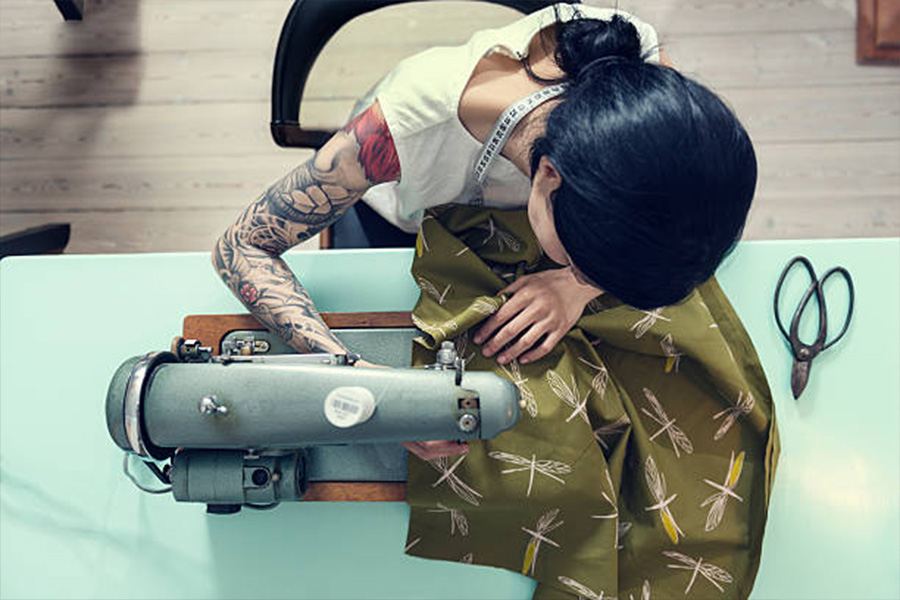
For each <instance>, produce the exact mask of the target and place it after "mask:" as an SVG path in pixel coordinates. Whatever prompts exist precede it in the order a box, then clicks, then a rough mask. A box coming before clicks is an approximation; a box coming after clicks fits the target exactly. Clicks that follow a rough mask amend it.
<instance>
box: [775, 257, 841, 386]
mask: <svg viewBox="0 0 900 600" xmlns="http://www.w3.org/2000/svg"><path fill="white" fill-rule="evenodd" d="M798 262H799V263H802V264H803V266H805V267H806V270H807V272H808V273H809V276H810V277H811V278H812V283H810V285H809V287H808V288H807V289H806V293H805V294H803V298H802V299H801V300H800V304H799V305H798V306H797V310H796V311H795V312H794V318H793V319H792V320H791V332H790V334H788V332H787V331H785V330H784V325H782V324H781V317H779V315H778V298H779V296H780V294H781V284H782V283H784V278H785V276H786V275H787V274H788V271H790V270H791V267H793V266H794V264H796V263H798ZM834 273H839V274H840V275H841V276H842V277H843V278H844V280H845V281H846V282H847V288H848V290H849V292H850V307H849V309H848V310H847V319H846V320H845V321H844V328H843V329H842V330H841V332H840V333H839V334H838V336H837V337H836V338H834V339H833V340H831V341H830V342H828V343H825V338H826V337H827V329H828V313H827V311H826V309H825V293H824V291H823V287H824V285H825V280H826V279H828V278H829V277H831V276H832V275H833V274H834ZM813 294H815V295H816V302H818V304H819V332H818V334H817V335H816V341H814V342H813V343H812V344H804V343H803V342H801V341H800V337H799V335H798V330H799V328H800V316H801V315H802V314H803V311H804V310H805V309H806V305H807V304H809V301H810V299H811V298H812V296H813ZM774 310H775V320H776V321H777V322H778V328H779V329H781V333H782V334H783V335H784V337H785V338H786V339H787V341H788V343H789V344H790V346H791V352H792V353H793V355H794V365H793V367H792V368H791V391H792V392H793V393H794V399H795V400H796V399H797V398H799V397H800V394H801V393H803V390H804V388H806V382H807V381H808V380H809V369H810V366H811V365H812V360H813V359H814V358H815V357H816V356H817V355H818V354H819V353H820V352H822V351H824V350H826V349H828V348H830V347H831V346H833V345H834V343H835V342H837V341H838V340H839V339H841V337H843V335H844V333H846V332H847V327H848V326H849V325H850V317H851V316H853V279H852V278H851V277H850V273H849V272H847V269H845V268H844V267H834V268H831V269H829V270H828V271H826V272H825V275H824V276H823V277H822V279H817V278H816V272H815V270H814V269H813V266H812V263H810V262H809V259H808V258H806V257H805V256H795V257H794V258H792V259H791V261H790V262H789V263H788V264H787V266H786V267H785V268H784V270H783V271H782V272H781V277H779V278H778V285H777V286H776V287H775V302H774Z"/></svg>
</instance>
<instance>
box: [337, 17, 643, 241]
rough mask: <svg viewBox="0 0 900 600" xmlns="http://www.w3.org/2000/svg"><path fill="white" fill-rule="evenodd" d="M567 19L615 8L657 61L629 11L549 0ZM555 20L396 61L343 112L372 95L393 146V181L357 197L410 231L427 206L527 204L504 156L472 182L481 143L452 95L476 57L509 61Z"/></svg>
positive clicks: (357, 109)
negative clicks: (395, 175)
mask: <svg viewBox="0 0 900 600" xmlns="http://www.w3.org/2000/svg"><path fill="white" fill-rule="evenodd" d="M556 6H557V7H559V12H560V18H561V19H562V20H564V21H568V20H570V19H571V18H572V16H573V15H574V10H573V9H574V8H575V6H577V8H578V10H580V11H581V12H582V13H583V14H584V16H585V17H586V18H591V19H603V20H609V19H611V18H612V16H613V15H614V14H616V13H618V14H619V15H621V16H622V17H624V18H626V19H627V20H629V21H630V22H631V23H633V24H634V26H635V27H636V28H637V31H638V34H639V35H640V38H641V49H642V52H643V53H644V54H645V55H646V56H647V60H648V61H650V62H658V61H659V51H658V48H657V45H658V38H657V35H656V31H655V30H654V29H653V27H651V26H650V25H648V24H646V23H644V22H642V21H640V20H639V19H637V18H636V17H634V16H632V15H630V14H628V13H626V12H623V11H617V10H613V9H607V8H596V7H592V6H586V5H571V4H557V5H556ZM555 20H556V16H555V13H554V11H553V7H552V6H549V7H546V8H544V9H542V10H540V11H537V12H534V13H532V14H530V15H527V16H524V17H523V18H521V19H519V20H517V21H515V22H513V23H510V24H509V25H506V26H505V27H500V28H497V29H484V30H481V31H478V32H476V33H474V34H473V35H472V37H471V38H470V39H469V41H468V42H466V43H465V44H463V45H461V46H452V47H451V46H438V47H435V48H430V49H428V50H425V51H424V52H420V53H419V54H416V55H414V56H411V57H409V58H406V59H404V60H402V61H400V62H399V63H398V64H397V66H396V67H395V68H394V69H393V70H392V71H391V72H390V73H388V74H387V75H386V76H385V77H384V78H382V79H381V80H380V81H379V82H378V83H377V84H375V86H374V87H373V88H372V89H371V90H369V91H368V92H367V93H366V94H365V96H363V97H362V98H360V99H359V100H358V101H357V102H356V104H355V105H354V107H353V111H352V112H351V115H350V118H351V119H352V118H353V117H355V116H357V115H358V114H359V113H361V112H362V111H363V110H365V109H366V108H368V107H369V106H371V104H372V103H373V102H374V101H375V100H376V99H377V100H378V103H379V105H380V107H381V111H382V113H383V114H384V118H385V122H386V123H387V126H388V129H389V130H390V132H391V137H392V138H393V140H394V146H395V148H396V149H397V158H398V160H399V163H400V181H399V182H396V181H392V182H388V183H382V184H378V185H375V186H373V187H371V188H369V190H367V191H366V193H365V195H363V200H364V201H365V202H366V203H367V204H368V205H369V206H371V207H372V208H373V209H374V210H375V211H377V212H378V213H379V214H380V215H381V216H382V217H384V218H385V219H386V220H387V221H389V222H390V223H393V224H394V225H396V226H397V227H399V228H400V229H403V230H404V231H407V232H409V233H415V232H416V231H417V230H418V228H419V224H420V223H421V222H422V216H423V213H424V211H425V209H427V208H431V207H433V206H439V205H441V204H449V203H461V204H468V203H473V202H474V203H478V204H482V205H483V206H486V207H490V208H518V207H522V206H524V205H525V204H526V203H527V202H528V196H529V192H530V188H531V183H530V181H529V179H528V177H526V176H525V175H524V174H523V173H522V172H521V171H519V169H518V168H517V167H516V166H515V165H514V164H513V163H512V162H510V161H509V160H508V159H507V158H505V157H504V156H501V155H498V156H497V157H496V159H495V160H494V162H493V164H492V165H491V167H490V170H489V171H488V173H487V177H486V178H485V180H484V181H483V183H482V184H481V185H480V186H479V185H478V184H477V183H476V182H475V179H474V176H473V167H474V164H475V160H476V158H477V156H478V154H479V152H480V151H481V146H482V144H481V142H479V141H478V140H477V139H475V138H474V137H472V135H471V134H470V133H469V132H468V131H467V130H466V128H465V127H464V126H463V124H462V122H460V120H459V117H458V109H459V100H460V97H461V96H462V93H463V91H464V89H465V86H466V84H467V83H468V81H469V78H470V77H471V75H472V71H474V70H475V66H476V65H477V64H478V61H479V60H481V58H483V57H485V56H487V55H490V54H492V53H493V52H500V53H502V54H505V55H507V56H510V57H512V58H515V59H521V58H523V57H525V56H526V55H527V54H528V47H529V45H530V44H531V40H532V38H534V36H535V35H536V34H537V33H538V32H539V31H540V30H541V29H543V28H545V27H548V26H550V25H552V24H553V23H554V22H555Z"/></svg>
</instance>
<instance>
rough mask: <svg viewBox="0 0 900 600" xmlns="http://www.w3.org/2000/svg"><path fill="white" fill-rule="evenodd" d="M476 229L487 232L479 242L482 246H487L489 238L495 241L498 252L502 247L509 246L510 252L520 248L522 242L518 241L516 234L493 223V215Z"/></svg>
mask: <svg viewBox="0 0 900 600" xmlns="http://www.w3.org/2000/svg"><path fill="white" fill-rule="evenodd" d="M476 229H483V230H485V231H486V232H487V237H486V238H484V241H483V242H481V247H482V248H484V247H485V246H487V245H488V243H489V242H490V241H491V240H494V241H496V242H497V250H498V251H500V252H503V249H504V247H505V248H509V249H510V251H512V252H518V251H519V250H521V248H522V244H520V243H519V240H518V239H517V238H516V236H514V235H512V234H511V233H508V232H506V231H503V230H502V229H500V228H499V227H497V225H496V224H495V223H494V217H488V222H487V223H486V224H484V225H479V226H478V227H476Z"/></svg>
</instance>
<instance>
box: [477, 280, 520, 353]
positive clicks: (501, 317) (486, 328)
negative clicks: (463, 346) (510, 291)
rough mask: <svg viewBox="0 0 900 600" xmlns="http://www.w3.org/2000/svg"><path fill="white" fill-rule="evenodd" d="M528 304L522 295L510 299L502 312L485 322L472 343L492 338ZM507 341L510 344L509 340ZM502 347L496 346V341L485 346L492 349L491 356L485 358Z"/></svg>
mask: <svg viewBox="0 0 900 600" xmlns="http://www.w3.org/2000/svg"><path fill="white" fill-rule="evenodd" d="M527 304H528V300H527V299H526V298H524V297H522V295H521V294H516V295H515V296H513V297H512V298H510V299H509V300H508V301H506V302H505V303H504V304H503V306H501V307H500V310H498V311H497V312H495V313H494V314H493V315H491V316H490V318H489V319H488V320H487V321H485V322H484V325H482V326H481V329H479V330H478V333H476V334H475V337H474V338H472V341H473V342H475V343H476V344H480V343H482V342H484V340H486V339H488V338H489V337H491V335H493V334H494V332H495V331H496V330H497V329H499V328H500V327H502V326H503V325H504V323H506V322H507V321H509V320H510V319H512V318H513V317H515V316H516V314H518V313H519V312H520V311H521V310H522V309H523V308H525V306H526V305H527ZM510 339H512V338H510ZM506 341H507V342H508V341H509V340H506ZM504 343H505V342H504ZM500 347H502V345H495V344H494V340H491V343H490V344H488V345H487V346H485V348H486V349H487V348H490V354H485V356H490V355H491V354H493V353H494V352H496V350H497V349H498V348H500Z"/></svg>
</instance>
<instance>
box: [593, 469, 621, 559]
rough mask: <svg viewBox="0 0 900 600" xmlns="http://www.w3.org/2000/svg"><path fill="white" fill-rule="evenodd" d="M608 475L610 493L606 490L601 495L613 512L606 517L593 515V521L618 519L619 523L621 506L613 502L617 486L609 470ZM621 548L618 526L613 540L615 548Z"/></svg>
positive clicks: (606, 473)
mask: <svg viewBox="0 0 900 600" xmlns="http://www.w3.org/2000/svg"><path fill="white" fill-rule="evenodd" d="M605 475H606V484H607V485H608V486H609V493H608V494H607V493H606V490H603V491H602V492H600V495H602V496H603V499H604V500H606V501H607V502H608V503H609V506H610V507H611V508H612V512H611V513H609V514H606V515H591V518H592V519H616V520H617V523H618V518H619V505H618V503H617V502H616V501H615V500H613V498H615V497H616V486H614V485H613V482H612V477H611V476H610V474H609V469H606V471H605ZM618 546H619V531H618V524H617V525H616V539H615V540H613V548H618Z"/></svg>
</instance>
